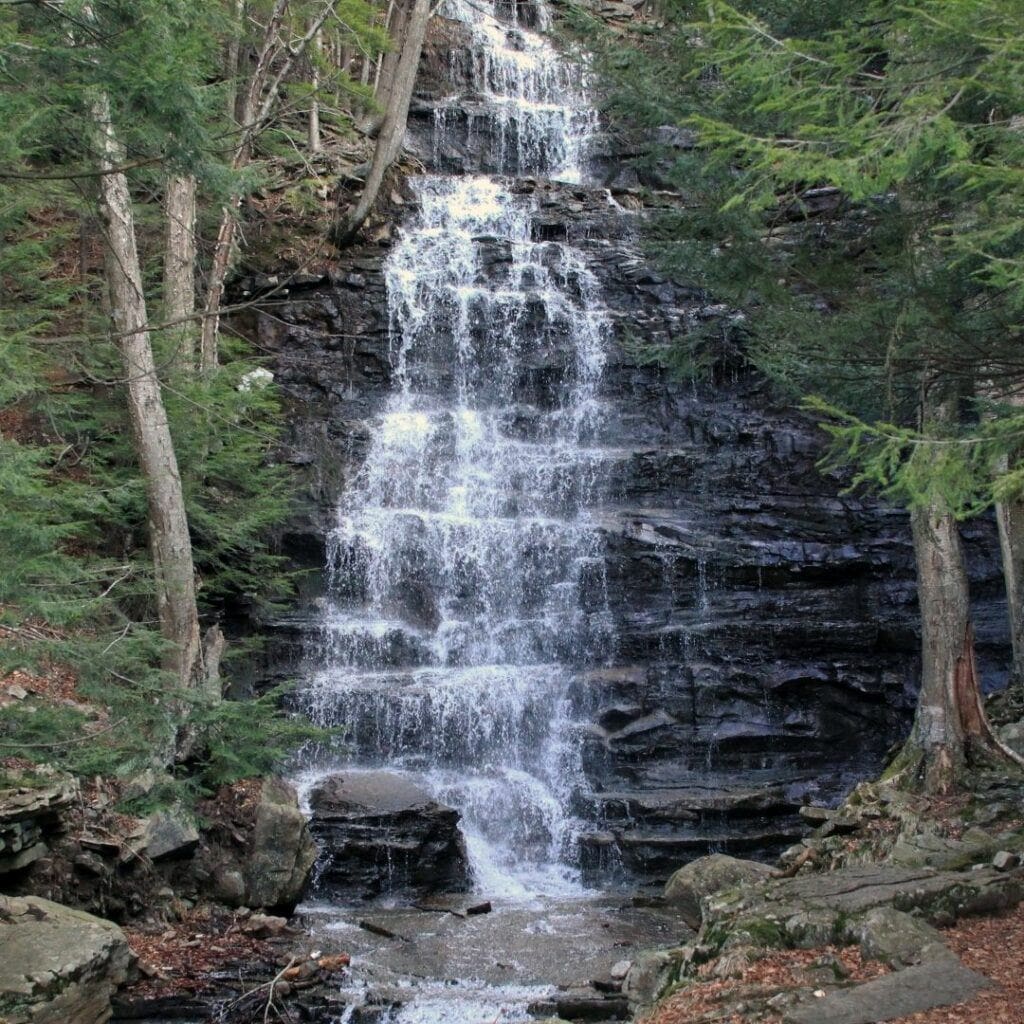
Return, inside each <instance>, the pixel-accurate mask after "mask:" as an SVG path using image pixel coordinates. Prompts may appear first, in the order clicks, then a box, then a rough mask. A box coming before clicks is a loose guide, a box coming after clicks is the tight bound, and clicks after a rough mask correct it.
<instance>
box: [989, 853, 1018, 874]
mask: <svg viewBox="0 0 1024 1024" xmlns="http://www.w3.org/2000/svg"><path fill="white" fill-rule="evenodd" d="M1019 864H1020V856H1019V855H1018V854H1016V853H1010V851H1009V850H1000V851H999V852H998V853H997V854H996V855H995V856H994V857H993V858H992V867H994V868H995V869H996V871H1010V870H1012V869H1013V868H1015V867H1017V866H1018V865H1019Z"/></svg>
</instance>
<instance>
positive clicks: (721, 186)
mask: <svg viewBox="0 0 1024 1024" xmlns="http://www.w3.org/2000/svg"><path fill="white" fill-rule="evenodd" d="M654 17H655V20H654V21H652V22H648V23H646V24H641V25H640V26H638V28H637V29H636V31H635V38H634V45H633V46H632V47H623V46H622V44H621V42H620V41H618V40H615V41H613V42H609V41H608V40H607V39H605V40H604V42H603V43H602V41H601V35H600V33H598V34H596V35H595V36H593V38H596V39H597V40H598V44H597V45H598V47H599V49H603V60H602V64H603V67H604V68H605V70H606V72H607V74H608V75H609V77H610V78H611V79H612V80H613V81H614V82H615V83H616V85H617V87H618V88H617V90H616V93H615V98H614V103H613V105H614V106H615V107H616V108H617V110H618V112H619V114H620V115H622V114H628V116H629V118H630V120H631V121H632V122H633V123H634V124H638V125H640V126H641V127H643V128H646V129H647V130H650V129H653V128H656V127H658V126H662V125H675V126H680V127H682V128H684V129H686V130H687V131H690V132H692V133H693V138H694V140H695V145H694V147H693V148H692V149H691V150H689V151H685V150H684V151H681V152H680V151H676V152H673V153H671V154H667V153H665V152H660V153H658V152H652V153H651V154H650V159H652V160H657V159H660V160H662V161H663V162H664V160H665V159H666V158H668V159H670V160H671V161H672V165H671V167H670V169H669V171H668V174H669V176H670V178H671V180H672V181H673V183H674V184H675V185H676V187H677V188H678V189H679V191H680V192H681V193H682V194H683V196H684V197H685V202H684V204H682V205H681V206H680V207H679V208H677V209H676V210H673V211H670V212H668V213H666V214H665V215H663V216H661V217H659V218H657V219H656V220H655V222H654V223H653V225H652V241H653V243H654V244H655V246H656V247H657V248H659V249H660V251H661V255H662V256H663V258H664V259H665V261H666V263H667V264H668V265H669V266H671V267H673V268H674V269H676V270H678V271H680V272H681V273H685V274H686V275H687V277H688V278H690V279H694V278H696V280H698V281H699V282H700V283H701V284H703V285H704V287H706V288H707V289H708V291H709V292H711V293H712V294H714V295H715V296H716V297H717V298H719V299H725V300H727V301H729V302H731V303H732V304H733V305H734V306H735V307H736V309H738V310H740V311H742V312H743V313H744V314H745V316H744V318H743V322H742V334H743V337H744V348H745V352H746V354H747V357H748V358H749V359H750V360H751V361H752V362H753V363H754V365H755V366H757V367H758V368H759V369H760V370H761V371H762V372H764V373H765V374H766V375H767V376H768V377H769V378H770V379H771V380H773V381H774V382H775V383H776V384H777V385H778V386H779V387H780V388H782V389H783V390H784V391H785V392H788V393H789V394H791V395H792V396H794V397H803V396H814V402H813V408H815V409H816V410H817V411H818V412H819V413H820V414H821V415H822V416H823V418H824V420H825V422H826V424H827V429H828V430H829V432H830V434H831V436H832V440H833V456H834V458H836V459H838V460H839V461H842V462H847V463H850V464H852V465H853V466H855V467H856V470H857V476H856V480H857V482H858V483H862V484H867V485H870V486H874V487H876V488H878V489H879V490H881V491H882V492H883V493H885V494H886V495H888V496H890V497H892V498H894V499H896V500H899V501H901V502H902V503H904V504H905V505H906V506H908V507H909V508H910V510H911V515H912V521H913V526H914V531H913V532H914V541H915V550H916V552H917V558H918V570H919V571H918V579H919V596H920V602H921V609H922V631H923V654H924V658H923V676H922V690H921V700H920V705H919V710H918V716H917V720H916V723H915V728H914V732H913V735H912V737H911V739H910V740H909V741H908V746H907V749H906V751H905V754H904V756H903V758H902V759H901V768H902V769H903V770H904V771H905V772H906V774H907V777H914V778H922V779H923V780H924V782H925V784H926V785H927V786H928V787H929V788H931V789H935V790H942V789H945V788H948V787H949V786H951V785H953V784H955V783H956V782H957V781H959V779H960V778H962V776H963V772H964V769H965V767H966V766H967V763H968V761H969V760H970V759H971V758H972V757H975V755H977V756H978V757H980V758H982V759H984V758H987V757H997V758H998V757H1007V756H1010V755H1009V752H1007V751H1005V750H1004V749H1003V748H1001V746H1000V745H999V744H998V743H997V741H996V740H995V739H994V737H993V736H992V734H991V731H990V730H989V729H988V727H987V723H986V722H985V719H984V715H983V713H982V712H981V705H980V700H979V697H978V688H977V678H976V673H975V670H974V661H973V638H972V633H971V628H970V622H969V608H968V599H967V578H966V571H965V568H964V564H963V555H962V552H961V550H960V541H959V534H958V531H957V528H956V519H957V518H958V517H963V516H966V515H972V514H976V513H977V512H978V511H980V510H981V509H983V508H984V507H986V506H987V505H989V504H991V503H992V502H994V501H996V500H1011V499H1014V498H1015V497H1016V496H1017V495H1018V494H1019V493H1020V490H1021V483H1022V470H1021V466H1020V464H1019V462H1018V457H1017V453H1018V451H1019V447H1020V438H1021V436H1024V417H1022V415H1021V411H1020V409H1019V408H1018V407H1016V406H1015V405H1014V404H1012V402H1010V401H1009V399H1011V398H1012V397H1014V396H1016V395H1017V393H1018V392H1019V391H1020V388H1021V385H1022V383H1024V366H1022V364H1021V362H1020V360H1019V357H1018V355H1017V352H1018V350H1019V347H1020V342H1021V335H1022V330H1021V329H1022V321H1021V316H1022V311H1024V302H1022V296H1024V291H1022V285H1024V262H1022V261H1021V259H1020V251H1021V241H1022V239H1024V212H1022V211H1024V204H1022V202H1021V200H1022V198H1024V172H1022V156H1024V149H1022V144H1024V135H1022V131H1021V124H1020V121H1019V114H1018V112H1019V110H1020V109H1021V100H1022V98H1024V97H1022V86H1024V8H1021V6H1020V4H1018V3H1015V2H1013V0H941V2H940V0H917V2H915V3H912V4H907V5H901V6H893V5H891V4H888V3H882V2H879V0H854V2H852V3H849V2H848V3H843V4H840V3H832V2H824V3H821V2H810V0H797V2H795V3H785V4H782V3H777V2H774V0H752V2H744V3H737V4H729V3H723V2H718V0H711V2H709V3H701V4H696V3H692V4H691V3H687V2H669V3H665V4H662V5H660V6H659V8H658V9H657V13H656V15H655V16H654ZM590 28H591V31H593V26H592V25H591V26H590ZM710 344H711V342H710V338H709V337H708V336H704V337H702V336H699V335H694V336H691V337H690V338H688V339H683V340H681V342H680V345H679V346H678V348H677V349H676V350H675V351H673V352H670V353H666V355H667V357H668V358H669V359H674V360H676V361H678V362H684V361H693V359H695V358H696V359H698V360H699V359H701V358H709V357H712V358H713V352H711V351H710V350H709V345H710ZM1018 575H1019V573H1018ZM1015 632H1016V631H1015Z"/></svg>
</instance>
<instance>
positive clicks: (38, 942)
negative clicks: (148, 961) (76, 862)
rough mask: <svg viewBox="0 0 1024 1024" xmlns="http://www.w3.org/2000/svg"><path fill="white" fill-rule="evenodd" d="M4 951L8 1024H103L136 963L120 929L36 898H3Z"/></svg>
mask: <svg viewBox="0 0 1024 1024" xmlns="http://www.w3.org/2000/svg"><path fill="white" fill-rule="evenodd" d="M0 949H2V950H3V954H2V955H0V1017H2V1019H3V1020H4V1021H5V1022H6V1024H71V1022H73V1024H104V1022H105V1021H107V1020H108V1019H109V1018H110V1014H111V1005H110V999H111V995H112V994H113V992H114V990H115V989H116V988H117V987H118V986H119V985H121V984H123V983H124V982H125V981H126V980H127V977H128V970H129V966H130V963H131V952H130V950H129V949H128V943H127V941H126V939H125V937H124V934H123V933H122V931H121V929H120V928H118V927H117V925H115V924H111V922H109V921H104V920H102V919H101V918H98V917H93V916H92V915H91V914H85V913H82V912H81V911H79V910H71V909H70V908H68V907H64V906H61V905H60V904H59V903H51V902H50V901H49V900H44V899H39V898H38V897H35V896H27V897H24V898H12V899H8V898H6V897H4V896H0Z"/></svg>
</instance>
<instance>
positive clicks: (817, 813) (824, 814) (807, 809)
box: [800, 805, 835, 825]
mask: <svg viewBox="0 0 1024 1024" xmlns="http://www.w3.org/2000/svg"><path fill="white" fill-rule="evenodd" d="M834 813H835V812H834V811H831V810H829V809H828V808H827V807H814V806H811V805H807V806H804V807H801V808H800V817H801V818H803V819H804V821H807V822H811V823H812V824H814V825H821V824H824V823H825V822H826V821H828V820H829V818H831V817H832V815H833V814H834Z"/></svg>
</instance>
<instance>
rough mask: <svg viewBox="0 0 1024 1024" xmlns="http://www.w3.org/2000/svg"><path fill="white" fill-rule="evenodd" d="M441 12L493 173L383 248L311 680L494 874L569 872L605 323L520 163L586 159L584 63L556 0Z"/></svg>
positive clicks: (361, 753) (419, 189) (569, 174)
mask: <svg viewBox="0 0 1024 1024" xmlns="http://www.w3.org/2000/svg"><path fill="white" fill-rule="evenodd" d="M517 12H526V13H524V14H522V15H521V16H522V17H523V18H525V19H526V20H527V21H528V23H529V25H530V26H531V27H527V26H526V25H525V24H522V23H520V21H519V20H517V18H518V17H520V15H517ZM442 14H443V15H444V16H446V17H448V18H450V19H453V20H455V21H458V22H461V23H463V25H464V26H465V28H466V29H467V30H468V32H469V34H470V37H471V46H470V48H469V50H468V52H469V54H470V55H471V56H470V58H469V60H468V65H467V63H466V61H465V59H464V58H462V57H455V58H453V68H452V77H453V80H454V81H461V82H465V83H468V88H469V90H470V91H471V93H472V97H473V102H474V104H475V107H474V109H475V111H476V113H475V114H474V117H475V121H474V124H475V125H476V127H475V129H473V130H471V132H470V141H471V142H472V137H473V131H476V132H478V133H479V132H483V131H486V132H487V133H488V138H489V139H490V140H491V146H492V152H494V153H496V154H497V157H496V161H497V165H498V166H497V167H496V168H495V169H496V170H497V171H498V172H499V175H495V176H470V175H452V176H441V175H430V176H424V177H421V178H418V179H415V180H414V181H413V182H412V183H411V185H412V187H413V189H414V191H415V194H416V197H417V200H418V213H417V214H416V215H415V216H414V217H413V218H412V219H411V220H410V221H409V222H408V223H406V224H405V225H404V226H403V228H402V230H401V233H400V236H399V238H398V241H397V244H396V245H395V246H394V248H393V250H392V252H391V254H390V256H389V258H388V261H387V265H386V283H387V295H388V303H389V311H390V337H391V355H392V361H393V364H394V367H395V372H396V379H397V381H398V387H397V389H396V391H395V393H394V395H393V396H392V398H391V400H390V403H389V405H388V407H387V408H386V410H385V412H384V414H383V417H382V419H381V421H380V423H379V426H378V429H376V431H375V433H374V436H373V439H372V442H371V444H370V447H369V451H368V454H367V457H366V460H365V463H364V464H363V467H362V469H361V472H360V474H359V476H358V478H357V479H356V480H355V481H354V482H352V484H351V485H350V486H349V487H348V488H347V490H346V493H345V496H344V499H343V501H342V503H341V506H340V508H339V510H338V519H337V526H336V528H335V530H334V532H333V535H332V536H331V538H330V552H329V575H330V588H329V597H330V607H329V611H328V613H327V614H326V616H325V620H324V622H323V628H322V644H321V646H320V648H319V649H318V650H317V652H316V656H315V660H316V662H317V664H318V667H317V670H316V671H315V672H314V673H313V674H312V675H311V677H310V678H309V679H308V680H307V684H306V688H305V698H306V701H307V705H308V707H309V708H310V710H311V713H312V715H313V717H314V719H315V720H317V721H320V722H323V723H328V724H342V725H344V727H345V729H346V740H347V743H348V745H349V748H350V753H349V754H348V755H346V756H347V761H346V764H348V765H350V766H351V765H356V766H361V767H379V766H387V767H389V768H398V769H402V770H406V771H409V772H415V773H416V775H417V777H418V778H419V780H420V781H422V782H423V783H424V784H425V785H426V786H427V788H429V789H430V790H431V791H432V792H433V793H434V794H435V795H436V797H437V798H438V799H440V800H442V801H443V802H445V803H447V804H450V805H452V806H454V807H457V808H458V809H459V810H460V811H461V813H462V815H463V821H462V824H463V828H464V831H465V833H466V838H467V844H468V848H469V853H470V858H471V863H472V866H473V869H474V872H475V875H476V879H477V882H478V885H479V886H480V887H481V888H482V889H484V890H485V891H486V892H487V893H488V894H489V895H495V896H497V895H505V896H516V895H522V894H529V893H537V892H544V893H548V894H552V893H559V892H561V893H566V892H570V891H574V890H576V889H578V887H579V871H578V863H577V862H578V853H577V849H576V846H577V844H576V841H575V840H576V836H577V833H578V829H579V822H578V821H577V819H576V818H575V816H574V804H575V797H576V796H577V794H578V792H579V789H580V781H581V777H580V770H579V764H578V745H577V743H576V741H575V736H574V726H573V722H572V718H571V711H570V702H569V687H570V685H571V682H572V678H573V672H574V670H577V669H579V668H580V667H582V666H584V665H587V664H594V663H600V662H601V661H603V660H604V659H605V658H606V656H607V655H608V653H609V651H610V646H611V643H612V634H611V625H610V617H609V615H608V613H607V607H606V603H605V601H604V597H603V590H604V588H603V565H604V562H603V552H602V541H601V536H600V533H599V531H598V529H597V525H596V522H595V517H594V511H595V510H596V508H597V507H598V505H599V502H600V497H601V490H602V479H603V473H602V465H603V462H604V458H603V455H602V452H601V450H600V449H599V448H598V447H597V446H596V445H595V444H594V441H593V438H594V435H595V432H596V428H597V426H598V425H599V421H600V418H601V399H600V395H599V385H600V381H601V373H602V366H603V362H604V350H605V341H606V338H605V333H606V323H605V317H604V314H603V312H602V308H601V305H600V302H599V299H598V295H597V289H596V285H595V281H594V278H593V276H592V275H591V273H590V272H589V271H588V269H587V267H586V264H585V262H584V260H583V258H582V255H581V253H580V252H579V251H578V250H576V249H574V248H573V247H572V246H571V245H569V244H567V243H565V242H556V241H538V240H534V238H532V237H531V230H532V228H531V219H532V218H531V212H532V199H531V193H530V189H529V188H528V187H525V186H524V184H523V183H521V182H520V181H519V180H518V179H520V178H523V177H525V176H526V175H535V176H540V177H545V178H550V179H558V180H561V181H567V182H573V181H578V180H580V178H581V175H582V173H583V163H584V160H585V154H586V146H587V137H588V134H589V132H590V131H591V130H592V128H593V124H594V114H593V111H592V109H591V108H589V107H588V105H587V103H586V102H585V99H584V96H583V90H582V76H581V72H580V69H579V67H578V66H575V65H573V64H571V63H569V62H567V61H565V60H564V59H563V58H562V57H561V56H560V55H559V54H558V52H557V51H556V50H555V49H554V48H553V47H552V46H551V45H550V44H549V43H548V42H547V41H546V40H545V39H544V37H543V35H542V34H541V32H539V31H537V30H538V29H540V30H543V28H544V27H545V25H546V13H545V8H544V7H543V5H542V4H537V3H534V4H523V5H518V4H500V5H499V4H497V3H493V4H492V3H486V2H478V0H446V3H445V5H444V7H443V8H442ZM460 61H461V62H462V63H461V64H460ZM454 102H455V101H454V100H453V103H454ZM446 117H447V114H446V107H445V105H443V104H442V105H441V106H439V108H438V113H437V115H436V123H435V138H436V139H437V140H439V141H443V139H444V134H445V131H446ZM495 140H496V141H495ZM504 175H508V176H509V177H505V176H504ZM317 767H319V768H320V769H321V770H322V769H323V766H322V765H321V766H313V767H312V770H313V771H316V770H317Z"/></svg>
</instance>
